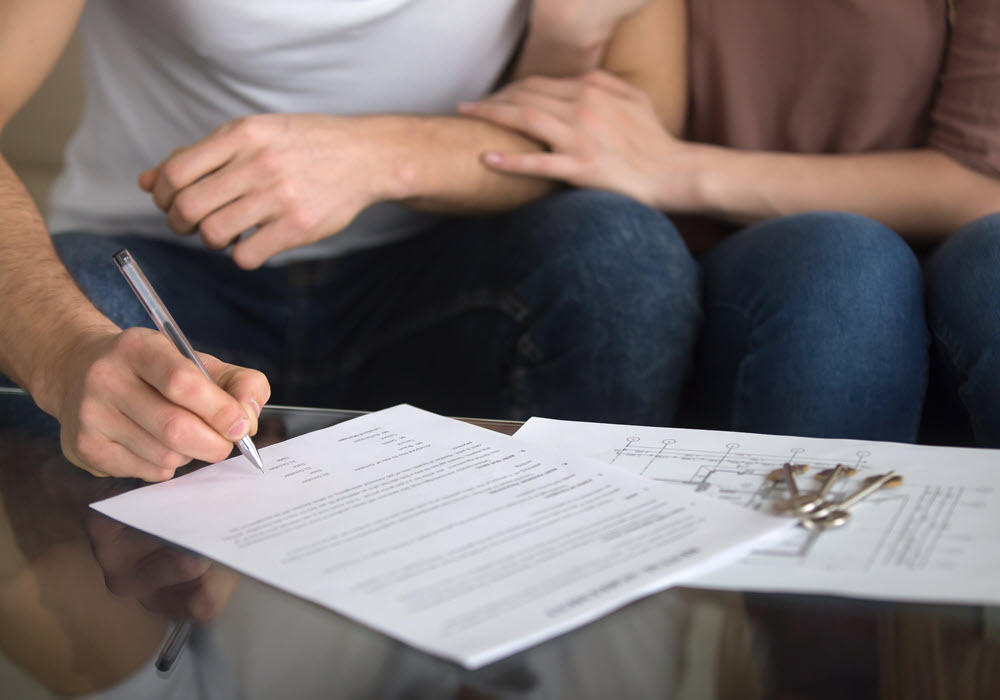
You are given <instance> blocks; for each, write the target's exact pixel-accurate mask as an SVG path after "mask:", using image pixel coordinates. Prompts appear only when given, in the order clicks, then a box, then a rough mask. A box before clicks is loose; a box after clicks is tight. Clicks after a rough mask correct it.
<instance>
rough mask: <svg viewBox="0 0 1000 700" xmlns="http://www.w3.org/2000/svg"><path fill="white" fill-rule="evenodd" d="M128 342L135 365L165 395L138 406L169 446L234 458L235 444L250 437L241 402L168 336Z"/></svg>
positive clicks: (196, 454) (199, 454) (192, 453)
mask: <svg viewBox="0 0 1000 700" xmlns="http://www.w3.org/2000/svg"><path fill="white" fill-rule="evenodd" d="M124 336H125V334H123V339H124ZM122 345H123V352H124V354H125V357H126V358H127V360H128V363H129V366H131V367H132V368H133V369H134V371H135V373H136V375H137V376H138V377H139V378H140V379H142V380H143V381H145V382H146V383H147V384H149V385H150V386H152V387H153V388H154V389H155V390H156V391H157V392H158V393H159V395H160V396H161V397H162V398H163V399H164V400H163V401H161V400H159V399H158V398H154V402H153V404H152V405H148V404H147V405H141V404H138V403H137V404H133V405H134V406H135V410H136V411H137V412H141V413H142V414H143V416H144V418H143V420H145V421H149V422H151V423H152V425H150V427H151V428H152V432H153V433H154V434H156V435H157V436H158V437H159V438H160V439H161V440H162V441H163V442H164V444H166V445H168V446H170V447H175V446H180V445H186V446H187V447H186V448H185V449H184V452H185V454H188V455H190V456H192V457H195V458H197V459H203V460H206V461H212V462H218V461H220V460H222V459H225V458H226V456H228V454H229V452H230V451H231V450H232V443H233V442H235V441H237V440H239V439H241V438H242V437H244V436H245V435H247V433H248V432H249V430H250V417H249V416H248V415H247V414H246V412H245V411H244V409H243V407H242V406H240V404H239V402H238V401H237V400H236V399H235V398H233V397H232V396H230V395H229V394H227V393H226V392H225V391H223V390H222V389H221V388H219V387H218V386H217V385H216V384H215V383H214V382H212V380H211V379H209V378H208V377H206V376H205V375H203V374H202V373H201V371H200V370H199V369H198V368H197V367H196V366H195V364H194V363H193V362H191V361H190V360H189V359H187V358H186V357H184V356H183V355H181V354H180V353H179V352H177V349H176V348H174V347H172V345H171V344H170V342H169V341H168V340H167V339H166V338H164V337H162V336H160V335H159V334H155V335H152V336H149V335H145V334H144V335H143V336H142V337H140V338H138V339H137V340H136V341H131V340H129V341H128V342H123V343H122ZM130 403H131V402H130ZM178 409H186V410H178Z"/></svg>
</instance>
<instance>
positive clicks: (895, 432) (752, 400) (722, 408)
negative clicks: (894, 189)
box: [685, 212, 928, 442]
mask: <svg viewBox="0 0 1000 700" xmlns="http://www.w3.org/2000/svg"><path fill="white" fill-rule="evenodd" d="M701 262H702V268H703V278H704V296H705V298H704V305H705V317H706V318H705V325H704V328H703V331H702V334H701V337H700V339H699V344H698V349H697V352H696V360H695V373H694V377H693V379H692V383H691V386H690V387H689V389H690V391H689V409H690V413H689V415H687V416H686V418H685V422H686V423H687V424H692V425H696V426H698V427H708V428H715V429H726V430H738V431H745V432H760V433H775V434H785V435H802V436H812V437H850V438H857V439H873V440H895V441H906V442H912V441H914V440H915V439H916V437H917V430H918V426H919V424H920V413H921V405H922V402H923V397H924V391H925V388H926V383H927V347H928V338H927V330H926V325H925V322H924V305H923V291H922V277H921V270H920V265H919V263H918V261H917V258H916V256H915V255H914V254H913V252H912V251H911V250H910V248H909V246H907V245H906V243H905V242H903V240H902V239H900V238H899V237H898V236H897V235H896V234H894V233H893V232H892V231H890V230H889V229H887V228H886V227H884V226H882V225H881V224H879V223H877V222H875V221H872V220H870V219H867V218H864V217H861V216H857V215H853V214H846V213H836V212H818V213H810V214H802V215H797V216H789V217H784V218H779V219H775V220H771V221H767V222H764V223H761V224H758V225H755V226H751V227H749V228H747V229H745V230H742V231H740V232H738V233H736V234H734V235H732V236H731V237H729V238H728V239H726V240H725V241H723V242H722V243H721V244H719V245H718V246H717V247H715V248H714V249H712V250H711V251H709V253H708V254H707V255H706V256H705V257H704V258H703V260H702V261H701Z"/></svg>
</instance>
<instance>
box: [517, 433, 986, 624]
mask: <svg viewBox="0 0 1000 700" xmlns="http://www.w3.org/2000/svg"><path fill="white" fill-rule="evenodd" d="M516 436H517V437H518V438H520V439H523V440H528V441H532V442H539V443H544V444H546V445H549V446H551V447H555V448H560V449H564V450H568V451H573V452H577V453H580V454H584V455H587V456H590V457H594V458H596V459H598V460H600V461H602V462H605V463H607V464H611V465H614V466H615V467H619V468H622V469H626V470H629V471H631V472H634V473H636V474H640V475H642V476H645V477H647V478H650V479H655V480H658V481H665V482H670V483H678V484H686V485H688V486H690V487H691V488H692V489H694V490H695V491H698V492H701V493H704V494H707V495H710V496H714V497H716V498H719V499H723V500H726V501H729V502H732V503H736V504H739V505H741V506H743V507H745V508H749V509H752V510H773V509H774V508H775V505H776V504H778V503H779V502H780V501H781V500H782V499H784V498H787V497H788V491H787V489H786V487H785V485H784V483H783V481H782V480H780V479H776V478H775V476H776V470H780V468H781V466H782V465H783V464H784V463H786V462H790V463H791V464H793V465H798V466H799V468H800V469H802V470H803V471H802V473H801V474H800V475H799V476H798V477H797V483H798V485H799V488H800V489H801V490H804V491H805V490H815V489H816V488H817V487H818V485H819V483H818V480H817V479H816V478H815V475H817V474H819V473H820V472H822V471H823V470H829V469H832V468H833V467H835V466H836V465H837V464H838V463H841V464H844V465H846V466H848V467H852V468H853V469H854V470H856V473H855V474H854V475H853V476H851V477H850V478H848V479H843V480H840V481H838V482H836V484H835V486H834V487H833V489H832V491H831V496H832V497H833V498H840V497H843V496H845V495H847V494H849V493H851V492H853V491H855V490H856V489H857V488H859V486H860V485H861V484H862V483H863V481H864V480H865V479H866V478H869V477H872V476H875V475H878V474H884V473H886V472H888V471H889V470H895V471H896V472H897V473H898V474H901V475H902V476H903V483H902V484H901V485H899V486H896V487H893V488H886V489H882V490H879V491H877V492H875V493H874V494H873V495H871V496H870V497H868V498H867V499H865V500H864V501H862V502H861V503H859V504H857V505H856V506H855V507H854V508H852V509H851V511H852V515H851V518H850V520H849V522H848V523H847V524H846V525H845V526H843V527H841V528H838V529H832V530H826V531H822V532H820V531H808V530H806V529H804V528H796V530H795V531H794V533H793V534H792V535H790V536H789V537H787V538H785V539H783V540H780V541H778V542H775V543H774V544H772V545H769V546H767V547H765V548H762V549H757V550H754V551H753V552H752V553H751V554H749V555H748V556H746V557H745V558H743V559H741V560H740V561H738V562H736V563H735V564H732V565H730V566H727V567H725V568H724V569H719V570H717V571H714V572H712V573H710V574H708V575H705V576H701V577H699V578H697V579H695V580H692V581H689V582H688V583H689V584H690V585H692V586H698V587H706V588H727V589H738V590H758V591H786V592H803V593H806V592H808V593H830V594H835V595H849V596H857V597H869V598H891V599H894V600H922V601H938V602H956V603H958V602H961V603H974V604H977V603H978V604H988V605H997V604H1000V450H981V449H969V448H949V447H928V446H917V445H903V444H897V443H885V442H869V441H857V440H826V439H816V438H799V437H783V436H774V435H758V434H750V433H729V432H716V431H707V430H687V429H681V428H648V427H638V426H624V425H606V424H595V423H577V422H571V421H555V420H549V419H540V418H532V419H531V420H529V421H528V422H527V423H526V424H525V425H524V427H522V428H521V430H519V431H518V433H517V435H516Z"/></svg>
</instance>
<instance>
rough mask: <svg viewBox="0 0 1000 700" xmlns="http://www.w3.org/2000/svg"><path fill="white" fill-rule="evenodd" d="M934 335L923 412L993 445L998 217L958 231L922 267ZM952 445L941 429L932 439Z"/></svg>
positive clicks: (996, 439)
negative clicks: (930, 390)
mask: <svg viewBox="0 0 1000 700" xmlns="http://www.w3.org/2000/svg"><path fill="white" fill-rule="evenodd" d="M925 273H926V278H927V319H928V324H929V325H930V329H931V333H932V334H933V338H934V343H933V349H932V352H931V379H932V385H933V388H934V389H935V391H934V392H933V393H932V394H931V395H930V397H929V403H928V406H927V409H928V413H929V415H931V416H932V417H935V418H937V419H938V420H941V421H943V422H944V421H946V422H947V423H949V424H950V425H951V426H952V427H961V423H960V424H959V426H955V418H956V415H955V414H956V413H957V414H958V415H957V418H959V419H960V421H961V422H964V423H965V424H966V425H967V427H968V428H970V429H971V437H972V438H973V441H974V442H975V444H977V445H979V446H981V447H1000V214H992V215H990V216H987V217H984V218H982V219H979V220H978V221H974V222H972V223H971V224H969V225H968V226H965V227H964V228H962V229H961V230H959V231H957V232H956V233H955V234H954V235H952V236H951V237H950V238H948V240H946V241H945V242H944V243H942V244H941V245H940V246H939V247H938V249H937V250H936V251H934V253H933V254H932V255H931V256H930V258H929V259H928V261H927V263H926V265H925ZM935 437H937V438H939V439H940V440H941V441H954V440H953V439H952V434H949V433H947V432H945V433H943V434H938V435H935Z"/></svg>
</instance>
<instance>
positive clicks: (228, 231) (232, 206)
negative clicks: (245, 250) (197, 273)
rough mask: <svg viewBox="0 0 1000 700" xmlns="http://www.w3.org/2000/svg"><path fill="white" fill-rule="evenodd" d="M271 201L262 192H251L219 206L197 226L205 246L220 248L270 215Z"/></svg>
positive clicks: (272, 205)
mask: <svg viewBox="0 0 1000 700" xmlns="http://www.w3.org/2000/svg"><path fill="white" fill-rule="evenodd" d="M273 207H274V203H273V201H272V200H271V199H270V198H269V197H268V196H266V195H265V194H263V193H251V194H248V195H245V196H243V197H240V198H239V199H236V200H234V201H232V202H229V203H228V204H227V205H226V206H223V207H220V208H218V209H216V210H215V211H213V212H212V213H211V214H209V215H208V216H206V217H205V218H203V219H202V220H201V223H200V225H199V226H198V228H199V230H200V232H201V238H202V241H203V242H204V243H205V246H206V247H207V248H211V249H212V250H222V249H223V248H225V247H226V246H228V245H231V244H232V243H233V242H234V241H235V240H236V239H237V238H239V236H240V234H242V233H243V232H244V231H248V230H249V229H252V228H254V227H255V226H258V225H259V224H260V223H261V222H263V221H266V220H267V219H269V218H270V217H271V214H272V209H273Z"/></svg>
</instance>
